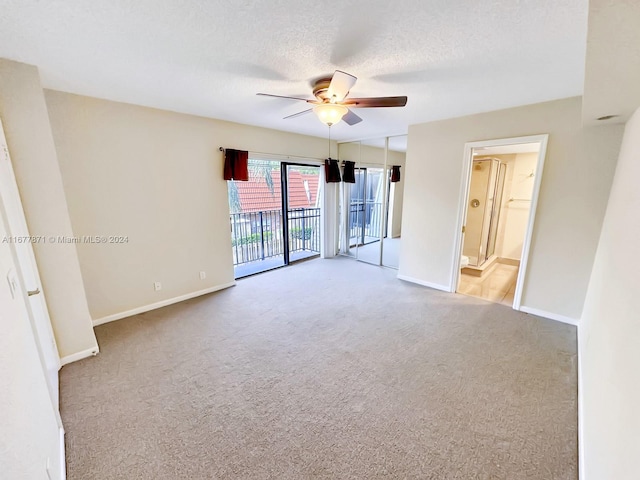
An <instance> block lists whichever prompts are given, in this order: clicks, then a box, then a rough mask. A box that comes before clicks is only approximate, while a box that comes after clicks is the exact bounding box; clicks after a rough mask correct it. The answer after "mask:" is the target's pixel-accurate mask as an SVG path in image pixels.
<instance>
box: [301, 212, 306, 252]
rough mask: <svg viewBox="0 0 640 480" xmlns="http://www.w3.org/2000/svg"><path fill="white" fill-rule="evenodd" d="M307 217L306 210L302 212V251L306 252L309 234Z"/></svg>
mask: <svg viewBox="0 0 640 480" xmlns="http://www.w3.org/2000/svg"><path fill="white" fill-rule="evenodd" d="M305 216H306V209H303V210H302V251H305V250H306V249H307V248H306V246H307V232H306V230H305V221H304V219H305Z"/></svg>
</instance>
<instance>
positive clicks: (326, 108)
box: [313, 103, 349, 126]
mask: <svg viewBox="0 0 640 480" xmlns="http://www.w3.org/2000/svg"><path fill="white" fill-rule="evenodd" d="M313 111H314V112H315V114H316V115H317V116H318V118H319V119H320V121H321V122H322V123H324V124H326V125H328V126H331V125H335V124H336V123H338V122H339V121H340V120H342V117H344V116H345V115H346V114H347V112H348V111H349V109H348V108H347V107H345V106H344V105H338V104H335V103H321V104H320V105H316V106H315V107H313Z"/></svg>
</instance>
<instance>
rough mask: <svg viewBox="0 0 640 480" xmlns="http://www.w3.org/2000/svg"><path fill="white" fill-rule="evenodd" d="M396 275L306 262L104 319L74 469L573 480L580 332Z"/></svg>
mask: <svg viewBox="0 0 640 480" xmlns="http://www.w3.org/2000/svg"><path fill="white" fill-rule="evenodd" d="M396 274H397V272H396V271H394V270H389V269H384V268H379V267H373V266H370V265H365V264H363V263H360V262H356V261H353V260H350V259H346V258H337V259H332V260H319V259H318V260H312V261H307V262H303V263H301V264H297V265H294V266H291V267H288V268H283V269H279V270H275V271H271V272H268V273H265V274H262V275H257V276H254V277H249V278H246V279H243V280H240V281H239V282H238V285H237V286H235V287H233V288H230V289H228V290H225V291H222V292H218V293H215V294H211V295H208V296H205V297H200V298H197V299H193V300H189V301H187V302H183V303H181V304H176V305H172V306H169V307H166V308H163V309H160V310H155V311H153V312H148V313H145V314H142V315H137V316H135V317H131V318H128V319H124V320H120V321H117V322H113V323H110V324H106V325H103V326H100V327H97V328H96V333H97V335H98V341H99V343H100V348H101V353H100V355H98V356H97V357H95V358H90V359H87V360H83V361H81V362H77V363H74V364H71V365H68V366H66V367H64V368H63V369H62V372H61V408H62V417H63V422H64V425H65V429H66V432H67V434H66V439H67V460H68V478H69V480H80V479H82V480H86V479H101V480H109V479H127V480H129V479H154V480H158V479H160V480H162V479H167V480H168V479H172V480H175V479H367V480H368V479H382V478H385V479H396V478H397V479H433V480H436V479H437V480H441V479H465V480H468V479H508V480H518V479H549V480H575V479H576V478H577V473H576V472H577V440H576V438H577V426H576V425H577V423H576V416H577V413H576V340H575V336H576V332H575V327H572V326H569V325H564V324H561V323H557V322H554V321H551V320H545V319H541V318H538V317H535V316H531V315H526V314H523V313H519V312H515V311H513V310H511V309H510V308H508V307H506V306H504V305H498V304H490V303H487V302H485V301H483V300H479V299H474V298H471V297H466V296H462V295H457V294H448V293H444V292H438V291H435V290H430V289H427V288H424V287H420V286H416V285H412V284H409V283H405V282H402V281H400V280H397V279H396V278H395V275H396Z"/></svg>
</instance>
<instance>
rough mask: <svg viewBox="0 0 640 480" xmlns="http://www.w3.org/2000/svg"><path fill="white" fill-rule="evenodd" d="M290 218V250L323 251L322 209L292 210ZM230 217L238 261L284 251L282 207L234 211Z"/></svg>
mask: <svg viewBox="0 0 640 480" xmlns="http://www.w3.org/2000/svg"><path fill="white" fill-rule="evenodd" d="M287 219H288V223H289V253H293V252H298V251H310V252H316V253H320V209H319V208H295V209H292V210H288V211H287ZM229 220H230V222H231V247H232V250H233V264H234V265H242V264H244V263H249V262H255V261H257V260H264V259H266V258H271V257H277V256H280V255H284V241H283V238H282V210H263V211H260V212H248V213H232V214H231V215H230V216H229Z"/></svg>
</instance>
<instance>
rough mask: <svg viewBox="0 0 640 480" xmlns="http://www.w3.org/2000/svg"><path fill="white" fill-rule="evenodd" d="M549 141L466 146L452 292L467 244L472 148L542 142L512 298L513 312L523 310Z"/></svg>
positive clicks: (542, 138) (530, 138) (504, 140)
mask: <svg viewBox="0 0 640 480" xmlns="http://www.w3.org/2000/svg"><path fill="white" fill-rule="evenodd" d="M548 142H549V135H548V134H541V135H528V136H524V137H511V138H498V139H493V140H482V141H476V142H467V143H465V144H464V156H463V158H462V181H461V184H460V194H459V203H458V218H457V222H456V226H457V228H456V235H455V239H454V250H453V251H454V255H453V260H452V262H451V263H452V269H451V276H450V283H449V291H450V292H452V293H455V291H456V290H457V288H458V282H459V279H460V260H461V256H462V246H463V244H464V227H465V223H466V219H467V206H468V203H469V187H470V183H471V168H472V166H473V155H472V153H473V149H474V148H480V147H498V146H505V145H516V144H520V143H539V144H540V150H539V152H538V162H537V164H536V175H535V179H534V182H533V191H532V193H531V207H530V209H529V219H528V220H527V229H526V232H525V237H524V242H523V245H522V255H521V258H520V268H519V269H518V278H517V280H516V290H515V293H514V298H513V309H514V310H520V308H521V305H522V294H523V288H524V280H525V278H526V274H527V266H528V263H529V254H530V250H531V239H532V238H533V229H534V227H535V217H536V210H537V206H538V198H539V195H540V185H541V182H542V173H543V169H544V161H545V158H546V154H547V145H548Z"/></svg>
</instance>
